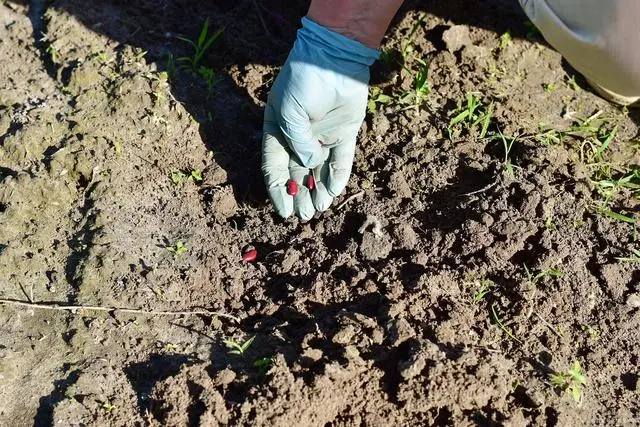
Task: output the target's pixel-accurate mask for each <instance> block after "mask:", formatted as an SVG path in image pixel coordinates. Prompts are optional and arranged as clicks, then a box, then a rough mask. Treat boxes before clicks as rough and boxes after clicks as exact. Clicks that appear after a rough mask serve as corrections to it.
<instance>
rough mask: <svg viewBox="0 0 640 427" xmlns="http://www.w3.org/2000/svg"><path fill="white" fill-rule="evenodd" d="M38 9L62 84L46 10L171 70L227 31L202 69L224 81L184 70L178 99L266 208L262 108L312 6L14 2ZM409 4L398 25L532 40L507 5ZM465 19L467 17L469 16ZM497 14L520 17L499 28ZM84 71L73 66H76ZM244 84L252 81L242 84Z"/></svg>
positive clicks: (462, 0) (303, 2) (46, 60)
mask: <svg viewBox="0 0 640 427" xmlns="http://www.w3.org/2000/svg"><path fill="white" fill-rule="evenodd" d="M9 1H10V2H12V3H16V4H22V5H28V6H29V18H30V19H31V22H32V26H33V29H34V34H33V40H34V44H35V46H36V47H37V48H38V49H39V50H40V52H41V58H42V61H43V65H44V67H45V68H46V69H47V70H48V72H49V74H50V75H51V76H52V77H54V78H56V76H60V75H62V74H64V73H69V72H70V70H69V69H65V70H59V69H56V64H54V63H53V62H52V61H51V59H50V55H48V54H47V53H46V49H47V47H48V46H47V45H46V43H47V42H46V41H43V35H45V34H46V33H47V20H46V15H45V13H46V11H47V9H48V8H55V9H57V10H61V11H64V12H67V13H69V14H71V15H73V17H74V18H75V19H78V20H79V21H81V22H82V23H83V24H84V25H85V26H86V27H87V28H90V29H91V30H93V31H96V32H99V33H101V34H104V35H105V36H107V37H109V38H110V39H112V40H116V41H118V42H119V43H122V44H127V45H131V46H134V47H138V48H140V49H142V50H143V51H146V52H147V55H146V58H147V59H148V60H149V61H153V62H156V63H157V64H158V67H159V68H160V69H166V67H167V63H168V62H167V60H168V58H169V55H173V57H174V58H178V57H181V56H187V55H189V54H190V53H191V52H190V50H189V49H190V47H189V45H188V44H187V43H185V42H184V41H181V40H179V39H178V36H180V37H185V38H188V39H195V38H197V36H198V34H199V32H200V29H201V27H202V24H203V22H204V19H205V18H206V17H209V18H210V19H211V28H212V31H213V30H215V29H219V28H224V33H223V36H222V40H221V41H220V42H216V43H215V44H214V45H213V47H212V48H211V49H210V50H209V52H208V53H207V55H206V56H205V57H204V59H203V62H202V65H203V66H206V67H209V68H211V69H212V70H213V71H214V72H216V73H217V74H218V80H217V83H216V84H214V86H213V87H212V88H211V89H208V88H207V85H206V84H205V83H204V81H203V79H202V78H201V77H199V76H198V75H197V73H191V72H186V71H185V72H179V73H178V75H177V76H175V77H174V78H173V79H172V81H171V87H172V93H173V95H174V97H175V98H176V99H177V100H178V101H179V102H180V103H182V104H183V105H184V106H185V107H186V108H187V110H188V111H189V112H190V114H191V115H192V116H193V117H194V118H195V119H196V120H197V121H198V122H199V123H200V133H201V135H202V139H203V141H205V143H206V144H207V148H208V149H209V150H211V151H213V152H214V153H215V159H216V161H217V162H218V164H219V165H220V166H221V167H222V168H224V169H225V170H226V172H227V174H228V180H229V183H230V184H231V185H232V186H233V189H234V192H235V195H236V198H237V199H238V200H241V201H244V202H249V203H253V204H258V205H263V204H265V203H266V201H267V194H266V191H265V189H264V184H263V183H262V177H261V176H260V172H259V171H260V142H261V133H262V132H261V130H262V129H261V128H262V104H261V103H262V102H264V101H266V97H267V95H268V91H269V87H270V85H271V82H272V80H273V78H274V77H275V74H276V67H279V66H280V65H282V63H283V62H284V60H285V59H286V55H287V53H288V51H289V49H290V47H291V45H292V43H293V41H294V39H295V35H296V30H297V29H298V27H299V25H300V24H299V23H300V18H301V17H302V16H303V15H304V14H305V13H306V10H307V8H308V4H309V2H308V1H307V0H296V1H284V0H258V1H256V0H242V1H239V2H216V3H217V4H210V5H207V6H205V5H204V4H203V3H202V2H196V1H193V0H160V1H152V0H141V1H137V2H131V3H130V2H120V1H115V0H113V1H101V2H90V3H87V2H85V1H82V0H54V1H47V0H9ZM424 3H425V2H423V1H417V0H414V1H408V2H406V4H405V5H404V6H403V7H402V9H401V11H400V12H399V13H398V15H397V16H396V18H395V20H394V22H393V23H392V25H393V26H395V25H397V24H398V22H399V21H400V20H401V19H402V17H404V16H405V14H406V13H408V12H411V11H419V12H428V13H431V14H434V15H436V16H439V17H442V18H444V19H446V20H447V21H449V22H451V25H457V24H461V25H470V26H476V27H483V28H488V29H490V30H492V31H495V32H496V33H498V34H502V33H504V32H505V31H508V30H509V31H511V33H512V35H513V37H526V36H527V32H528V28H527V27H526V26H525V25H524V22H525V21H526V17H525V15H524V13H523V12H522V11H521V10H520V8H519V6H518V5H517V3H515V2H512V1H505V0H491V1H486V2H476V1H473V0H456V1H450V2H428V3H429V4H427V5H425V4H424ZM460 11H465V13H460ZM492 11H495V12H496V13H498V12H499V14H500V16H503V17H504V16H505V14H506V15H511V16H512V18H513V19H503V20H496V19H495V18H494V16H493V15H492ZM446 28H447V27H446V26H442V25H441V26H439V27H437V28H435V29H432V30H430V31H429V32H428V34H427V35H426V37H427V38H428V39H429V40H432V42H433V43H434V44H435V45H436V46H439V44H442V32H443V31H444V30H445V29H446ZM254 65H265V66H268V67H274V70H273V72H272V73H271V74H270V75H269V76H268V77H266V78H265V77H258V76H257V75H256V76H253V78H254V80H255V79H259V81H252V75H251V73H250V70H251V67H252V66H254ZM73 66H74V65H73V64H71V65H67V68H68V67H73ZM239 81H242V82H243V83H242V84H240V83H239Z"/></svg>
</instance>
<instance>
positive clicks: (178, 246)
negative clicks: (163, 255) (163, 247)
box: [167, 240, 188, 255]
mask: <svg viewBox="0 0 640 427" xmlns="http://www.w3.org/2000/svg"><path fill="white" fill-rule="evenodd" d="M167 250H168V251H169V252H173V253H174V254H175V255H182V254H183V253H185V252H187V250H188V249H187V247H186V246H185V244H184V243H183V242H182V240H178V241H177V242H176V243H175V244H174V245H173V246H167Z"/></svg>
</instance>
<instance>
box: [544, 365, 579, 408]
mask: <svg viewBox="0 0 640 427" xmlns="http://www.w3.org/2000/svg"><path fill="white" fill-rule="evenodd" d="M551 384H553V385H554V386H555V387H557V388H559V389H560V390H562V391H563V392H567V393H569V394H571V397H573V400H575V401H576V402H577V403H580V402H581V401H582V388H583V387H585V386H586V385H587V378H586V377H585V376H584V374H583V373H582V367H581V366H580V362H578V361H577V360H576V361H575V362H573V367H572V368H571V369H570V370H568V371H567V372H558V373H555V374H553V375H551Z"/></svg>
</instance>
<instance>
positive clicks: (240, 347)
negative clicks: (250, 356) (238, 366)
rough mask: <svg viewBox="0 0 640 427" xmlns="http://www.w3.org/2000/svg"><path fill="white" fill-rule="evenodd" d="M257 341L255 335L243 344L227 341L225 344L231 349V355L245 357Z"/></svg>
mask: <svg viewBox="0 0 640 427" xmlns="http://www.w3.org/2000/svg"><path fill="white" fill-rule="evenodd" d="M255 339H256V336H255V335H254V336H252V337H251V338H249V339H248V340H246V341H245V342H244V343H242V344H240V343H238V342H236V341H233V340H225V341H223V342H224V343H225V344H226V345H227V347H229V348H231V350H230V351H229V354H237V355H238V356H244V353H245V352H246V351H247V350H248V349H249V347H251V344H253V340H255Z"/></svg>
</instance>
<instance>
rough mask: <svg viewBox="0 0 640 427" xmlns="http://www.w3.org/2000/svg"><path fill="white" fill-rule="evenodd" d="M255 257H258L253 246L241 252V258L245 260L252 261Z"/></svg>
mask: <svg viewBox="0 0 640 427" xmlns="http://www.w3.org/2000/svg"><path fill="white" fill-rule="evenodd" d="M257 257H258V251H257V249H255V248H253V249H249V250H248V251H247V252H245V253H244V254H242V260H243V261H245V262H253V261H255V260H256V258H257Z"/></svg>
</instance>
